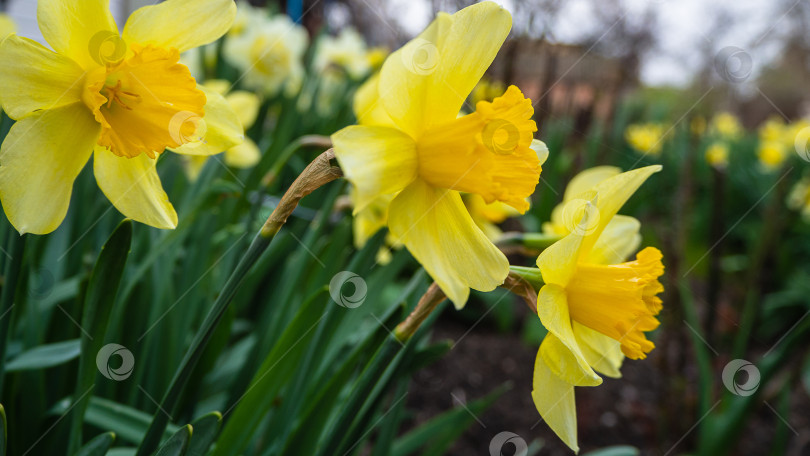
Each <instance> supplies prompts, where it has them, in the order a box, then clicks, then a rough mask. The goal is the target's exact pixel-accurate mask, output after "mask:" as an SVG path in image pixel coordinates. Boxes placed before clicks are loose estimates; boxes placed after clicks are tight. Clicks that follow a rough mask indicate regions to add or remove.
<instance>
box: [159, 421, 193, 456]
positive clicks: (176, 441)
mask: <svg viewBox="0 0 810 456" xmlns="http://www.w3.org/2000/svg"><path fill="white" fill-rule="evenodd" d="M191 434H192V432H191V425H190V424H187V425H185V426H183V427H182V428H180V430H179V431H177V432H176V433H175V434H174V435H173V436H171V437H169V440H167V441H166V443H164V444H163V445H162V446H161V447H160V448H158V450H157V452H156V453H155V456H183V455H184V454H186V451H187V450H188V445H189V443H190V442H191Z"/></svg>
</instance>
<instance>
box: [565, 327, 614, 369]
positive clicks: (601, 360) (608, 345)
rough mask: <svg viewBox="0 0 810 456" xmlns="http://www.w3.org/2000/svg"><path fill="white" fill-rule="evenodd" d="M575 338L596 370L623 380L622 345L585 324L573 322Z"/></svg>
mask: <svg viewBox="0 0 810 456" xmlns="http://www.w3.org/2000/svg"><path fill="white" fill-rule="evenodd" d="M571 326H572V327H573V329H574V336H575V337H576V339H577V344H578V345H579V348H580V350H582V354H583V355H585V359H586V360H588V364H590V365H591V366H592V367H593V368H594V370H596V371H597V372H600V373H602V374H604V375H607V376H608V377H611V378H621V376H622V373H621V372H620V371H619V369H621V367H622V362H623V361H624V353H622V344H621V343H620V342H619V341H617V340H615V339H613V338H612V337H609V336H606V335H604V334H602V333H600V332H599V331H596V330H594V329H591V328H589V327H587V326H585V325H583V324H580V323H577V322H576V321H574V322H572V325H571Z"/></svg>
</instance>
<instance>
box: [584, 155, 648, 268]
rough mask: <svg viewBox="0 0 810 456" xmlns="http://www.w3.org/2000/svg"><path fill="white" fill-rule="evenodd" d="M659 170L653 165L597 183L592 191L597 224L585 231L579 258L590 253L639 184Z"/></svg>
mask: <svg viewBox="0 0 810 456" xmlns="http://www.w3.org/2000/svg"><path fill="white" fill-rule="evenodd" d="M661 169H662V167H661V165H653V166H646V167H644V168H639V169H634V170H632V171H626V172H624V173H621V174H619V175H617V176H613V177H611V178H609V179H606V180H604V181H602V182H600V183H598V184H597V185H596V186H595V187H594V188H593V191H595V192H596V194H597V197H596V200H595V205H596V208H597V209H598V211H597V216H598V223H596V224H595V228H594V229H588V230H587V235H586V236H585V239H584V240H583V242H582V249H580V255H581V256H585V255H587V254H588V252H590V250H591V248H592V247H593V245H594V244H595V243H596V241H597V239H599V236H600V235H601V234H602V231H603V230H604V229H605V227H606V226H607V224H608V223H610V221H611V219H613V216H614V215H616V213H617V212H619V209H621V207H622V206H623V205H624V203H625V202H626V201H627V200H628V199H630V197H631V196H632V195H633V193H635V192H636V190H638V188H639V187H641V184H643V183H644V181H646V180H647V178H649V177H650V176H652V175H653V174H655V173H657V172H659V171H661ZM588 226H589V227H590V226H591V225H588Z"/></svg>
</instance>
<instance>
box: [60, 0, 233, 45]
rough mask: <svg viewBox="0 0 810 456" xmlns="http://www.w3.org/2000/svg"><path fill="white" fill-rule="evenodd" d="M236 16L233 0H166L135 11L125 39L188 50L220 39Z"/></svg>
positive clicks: (125, 31) (130, 19)
mask: <svg viewBox="0 0 810 456" xmlns="http://www.w3.org/2000/svg"><path fill="white" fill-rule="evenodd" d="M70 1H75V0H70ZM82 1H85V0H82ZM235 17H236V3H234V1H233V0H166V1H165V2H162V3H158V4H156V5H150V6H144V7H143V8H140V9H139V10H137V11H135V12H134V13H132V15H131V16H130V17H129V19H128V20H127V23H126V25H125V26H124V40H125V41H126V42H127V43H140V44H147V43H153V44H155V45H157V46H161V47H167V48H176V49H178V50H179V51H180V52H185V51H187V50H189V49H193V48H196V47H199V46H202V45H205V44H208V43H211V42H213V41H216V40H218V39H219V38H220V37H221V36H222V35H224V34H225V33H226V32H227V31H228V30H229V29H230V28H231V25H232V24H233V20H234V18H235Z"/></svg>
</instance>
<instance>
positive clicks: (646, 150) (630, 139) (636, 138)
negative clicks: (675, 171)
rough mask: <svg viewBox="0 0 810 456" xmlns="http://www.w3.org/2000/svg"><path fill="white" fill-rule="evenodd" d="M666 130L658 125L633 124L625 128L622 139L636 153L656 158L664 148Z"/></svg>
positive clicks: (661, 125)
mask: <svg viewBox="0 0 810 456" xmlns="http://www.w3.org/2000/svg"><path fill="white" fill-rule="evenodd" d="M665 133H666V129H665V128H664V125H663V124H660V123H644V124H633V125H630V126H628V127H627V129H626V130H625V132H624V138H625V140H626V141H627V143H628V144H629V145H630V147H632V148H633V149H634V150H635V151H636V152H638V153H640V154H644V155H652V156H658V155H660V154H661V149H662V148H663V146H664V140H665V137H664V134H665Z"/></svg>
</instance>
